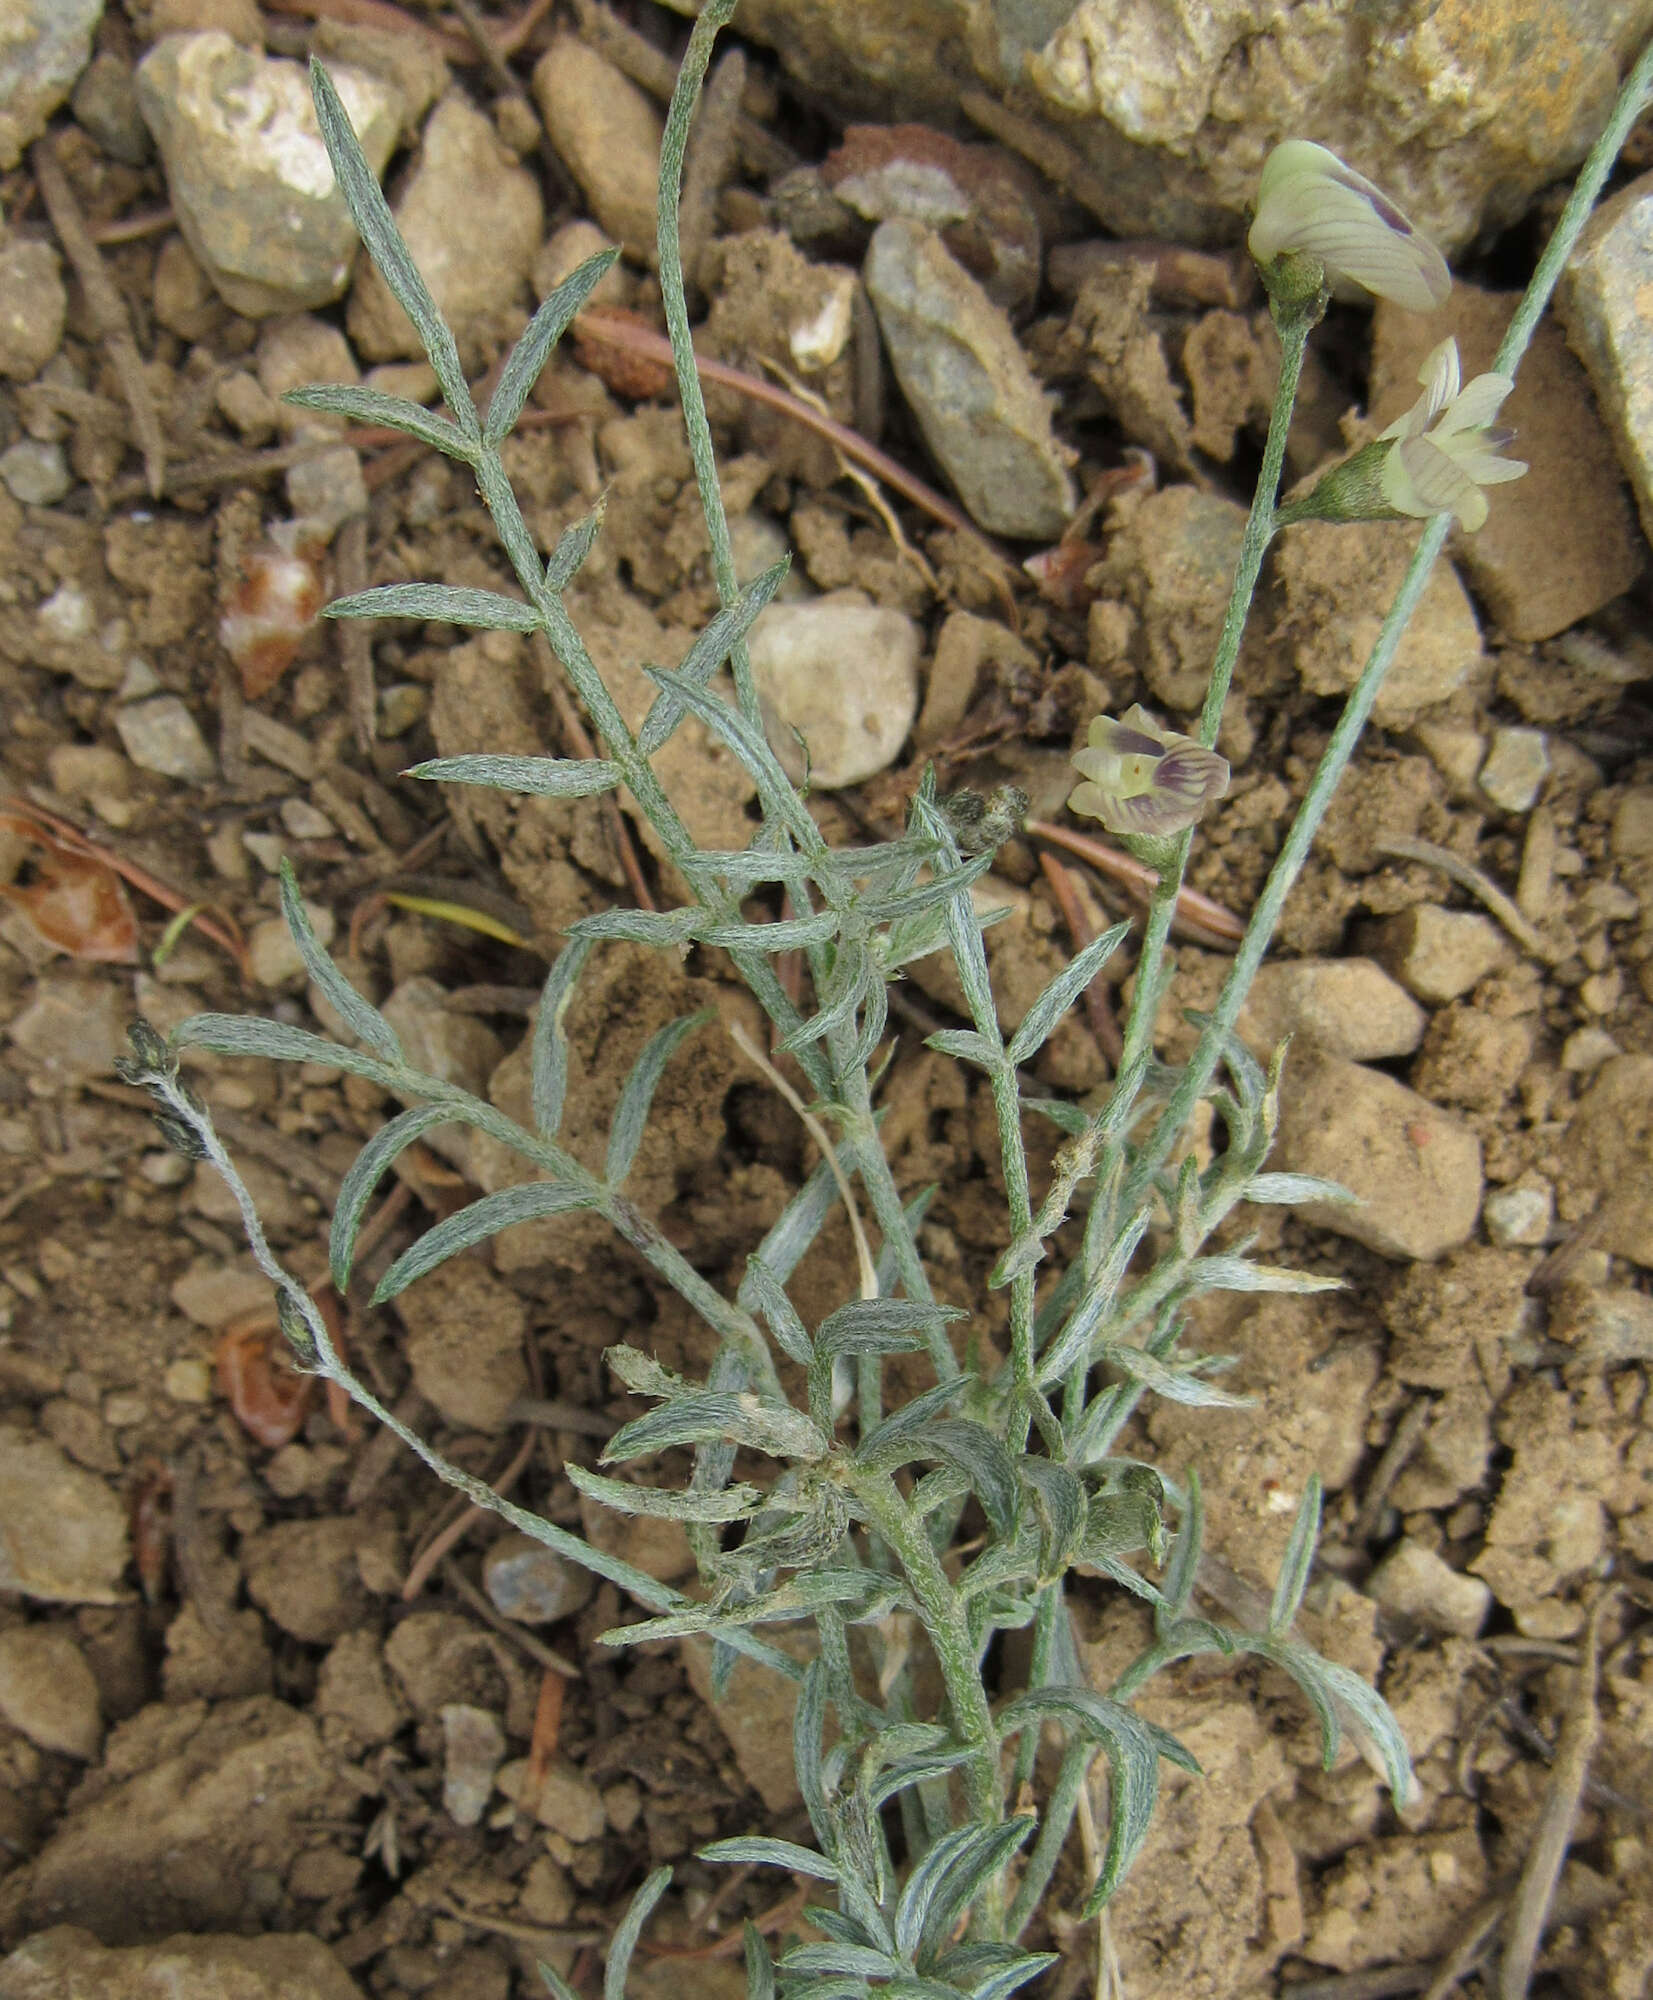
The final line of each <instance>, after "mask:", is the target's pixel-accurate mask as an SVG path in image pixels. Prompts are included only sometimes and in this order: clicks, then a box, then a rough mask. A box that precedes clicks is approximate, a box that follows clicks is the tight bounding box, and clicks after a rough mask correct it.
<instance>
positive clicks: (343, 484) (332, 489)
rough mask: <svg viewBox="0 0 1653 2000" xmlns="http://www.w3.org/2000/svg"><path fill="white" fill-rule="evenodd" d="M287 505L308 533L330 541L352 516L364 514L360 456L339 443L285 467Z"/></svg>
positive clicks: (365, 484)
mask: <svg viewBox="0 0 1653 2000" xmlns="http://www.w3.org/2000/svg"><path fill="white" fill-rule="evenodd" d="M287 504H288V506H289V507H291V509H292V510H293V519H294V521H295V522H299V523H301V524H302V525H303V527H304V529H305V531H306V532H307V533H308V534H310V535H314V536H315V537H317V538H318V539H319V540H321V541H323V542H330V541H331V540H332V539H333V537H334V535H335V534H336V533H337V532H338V530H339V529H340V528H341V527H342V526H343V525H344V523H345V522H346V521H348V520H349V519H350V518H351V516H352V515H355V514H365V513H366V512H367V481H366V480H365V479H364V478H363V476H362V455H361V453H360V452H359V451H357V450H356V448H355V446H354V445H348V444H340V445H335V446H334V447H333V449H332V450H331V451H319V452H317V453H316V455H315V457H314V458H304V459H300V460H299V462H298V464H297V465H294V466H290V467H289V468H288V472H287Z"/></svg>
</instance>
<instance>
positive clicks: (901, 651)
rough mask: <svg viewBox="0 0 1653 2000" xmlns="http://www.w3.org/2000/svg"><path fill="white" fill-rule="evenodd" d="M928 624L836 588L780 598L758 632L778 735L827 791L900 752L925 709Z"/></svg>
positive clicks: (758, 661)
mask: <svg viewBox="0 0 1653 2000" xmlns="http://www.w3.org/2000/svg"><path fill="white" fill-rule="evenodd" d="M920 643H921V638H920V633H919V628H918V626H917V624H916V623H915V622H914V621H913V620H912V619H911V618H909V617H908V616H907V615H906V614H905V612H901V611H895V610H891V609H889V608H888V607H885V606H882V605H872V604H867V603H865V602H863V601H862V599H861V597H860V593H859V592H843V593H838V592H835V593H834V594H833V595H831V596H829V597H819V598H814V599H812V600H810V601H809V602H807V603H803V604H775V605H771V606H770V608H769V610H768V611H767V612H766V613H765V614H764V616H763V618H762V619H761V620H760V621H759V623H758V624H757V626H756V627H755V628H754V630H753V632H752V636H751V654H752V676H753V679H754V680H755V681H756V682H757V687H758V692H759V694H760V695H761V696H762V698H763V701H764V704H765V708H766V710H767V712H768V714H769V717H770V719H771V727H770V732H769V733H770V742H771V745H772V746H773V748H774V751H775V754H776V756H777V757H779V758H780V760H781V762H782V763H783V764H784V765H786V767H787V769H788V770H789V771H791V772H793V773H794V774H795V775H796V776H797V777H799V778H801V777H802V776H803V771H804V754H803V751H802V750H801V749H800V747H799V743H798V738H799V737H802V738H803V741H804V744H805V745H807V748H808V769H809V779H810V783H811V784H813V785H817V786H819V787H820V788H821V789H822V790H824V791H832V790H835V789H837V788H838V787H839V786H842V785H856V784H859V783H860V782H861V780H862V779H863V778H870V777H872V776H873V775H874V774H875V773H876V772H878V771H883V770H886V769H887V768H888V767H889V766H890V765H891V764H893V763H894V762H895V759H896V757H897V756H898V755H899V754H900V751H901V746H902V744H903V743H904V742H905V741H906V740H907V735H908V732H909V731H910V730H911V729H912V726H913V719H914V717H915V716H916V715H917V713H918V654H919V646H920Z"/></svg>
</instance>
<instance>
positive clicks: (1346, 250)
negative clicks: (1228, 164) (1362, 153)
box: [1246, 139, 1452, 312]
mask: <svg viewBox="0 0 1653 2000" xmlns="http://www.w3.org/2000/svg"><path fill="white" fill-rule="evenodd" d="M1246 243H1247V246H1248V248H1249V249H1250V251H1251V254H1252V256H1253V257H1254V258H1255V259H1256V262H1257V265H1258V268H1259V269H1260V270H1261V271H1262V273H1263V278H1264V281H1265V283H1266V282H1267V281H1268V278H1269V275H1270V273H1271V271H1272V270H1273V269H1274V267H1275V266H1276V265H1277V263H1278V261H1279V259H1281V258H1282V257H1286V256H1290V255H1292V254H1296V255H1297V256H1300V257H1311V258H1314V259H1316V260H1318V262H1319V263H1320V265H1321V267H1322V269H1323V270H1324V272H1325V279H1326V284H1327V285H1328V286H1329V287H1333V288H1335V287H1336V285H1337V283H1338V281H1339V279H1344V278H1346V279H1348V280H1350V281H1351V282H1352V283H1354V284H1356V285H1359V286H1360V287H1361V288H1362V290H1364V291H1368V292H1372V293H1375V294H1376V296H1377V297H1378V298H1381V299H1390V300H1392V301H1393V302H1394V304H1396V305H1397V306H1404V307H1405V308H1406V309H1407V311H1408V312H1431V311H1433V310H1434V309H1435V307H1437V306H1439V305H1442V304H1444V303H1445V300H1446V295H1447V293H1448V292H1449V291H1450V290H1451V289H1452V279H1451V276H1450V275H1449V273H1448V271H1447V268H1446V260H1445V258H1443V257H1442V255H1441V253H1440V251H1439V250H1437V249H1436V248H1435V246H1434V244H1433V243H1431V242H1430V241H1429V239H1428V237H1427V236H1424V235H1422V234H1421V233H1420V232H1419V231H1418V230H1417V229H1415V228H1414V227H1413V225H1412V224H1411V223H1410V222H1409V221H1408V220H1407V218H1406V217H1405V216H1404V215H1403V214H1402V213H1401V211H1400V210H1399V209H1398V208H1397V207H1396V206H1395V204H1394V203H1393V202H1392V201H1391V200H1390V199H1389V197H1388V196H1387V195H1386V194H1385V193H1384V192H1383V190H1382V189H1381V188H1377V187H1374V186H1373V185H1372V183H1371V182H1370V181H1369V180H1367V179H1366V178H1365V176H1364V175H1362V174H1357V173H1356V172H1355V170H1354V169H1353V167H1347V166H1345V165H1344V164H1343V162H1342V161H1341V160H1340V159H1339V158H1338V157H1337V155H1336V154H1335V153H1332V152H1328V151H1327V149H1326V148H1325V147H1324V146H1317V145H1315V144H1314V143H1313V142H1312V141H1311V140H1308V139H1285V140H1282V141H1281V143H1280V144H1279V145H1278V146H1276V147H1275V149H1274V151H1273V152H1272V153H1270V154H1269V156H1268V158H1267V159H1266V160H1265V161H1264V162H1263V172H1262V178H1261V179H1260V180H1259V182H1258V184H1257V213H1256V216H1255V218H1254V219H1253V221H1252V224H1251V233H1250V235H1249V236H1248V237H1247V238H1246ZM1271 289H1272V287H1271Z"/></svg>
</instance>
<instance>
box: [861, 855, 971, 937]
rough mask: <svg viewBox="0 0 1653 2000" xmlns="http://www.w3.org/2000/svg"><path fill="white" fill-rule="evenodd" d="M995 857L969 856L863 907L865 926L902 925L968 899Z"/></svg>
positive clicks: (862, 913)
mask: <svg viewBox="0 0 1653 2000" xmlns="http://www.w3.org/2000/svg"><path fill="white" fill-rule="evenodd" d="M997 858H998V857H997V856H996V855H993V854H976V855H972V856H971V858H970V859H969V860H968V861H962V862H960V863H959V865H958V866H957V867H956V868H951V869H949V870H948V871H947V873H946V874H945V875H938V876H937V877H936V878H935V880H934V881H931V882H923V883H920V885H919V886H918V887H917V888H916V889H908V890H906V891H904V892H903V893H902V894H901V895H899V896H888V897H886V898H884V899H883V900H882V901H881V902H876V903H868V904H866V905H865V906H864V907H863V909H862V911H861V915H862V917H863V919H864V920H865V921H866V922H867V923H869V924H897V923H905V922H907V921H908V920H909V919H910V918H913V917H916V916H919V915H921V914H922V913H923V912H924V911H926V910H934V909H939V908H940V907H941V906H942V905H944V904H947V903H951V902H953V901H954V900H955V899H956V898H959V897H962V898H964V900H965V901H966V902H968V900H969V892H970V889H971V888H972V887H973V885H974V884H975V883H977V882H979V881H980V880H981V878H982V877H983V876H984V875H985V874H987V873H988V871H989V870H990V869H991V868H992V866H993V863H994V861H995V860H996V859H997Z"/></svg>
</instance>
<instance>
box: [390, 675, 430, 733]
mask: <svg viewBox="0 0 1653 2000" xmlns="http://www.w3.org/2000/svg"><path fill="white" fill-rule="evenodd" d="M429 707H430V689H429V688H428V687H425V686H423V685H422V684H421V683H420V682H418V681H397V682H395V683H394V684H393V685H392V686H390V687H387V688H386V689H384V691H383V692H382V693H381V694H380V696H379V734H380V735H381V736H388V737H390V738H391V739H392V741H394V740H395V738H396V737H398V736H405V735H406V734H407V733H408V731H409V730H410V729H412V728H413V726H414V725H415V723H417V722H420V721H422V720H423V719H424V715H425V711H426V710H427V709H428V708H429Z"/></svg>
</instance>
